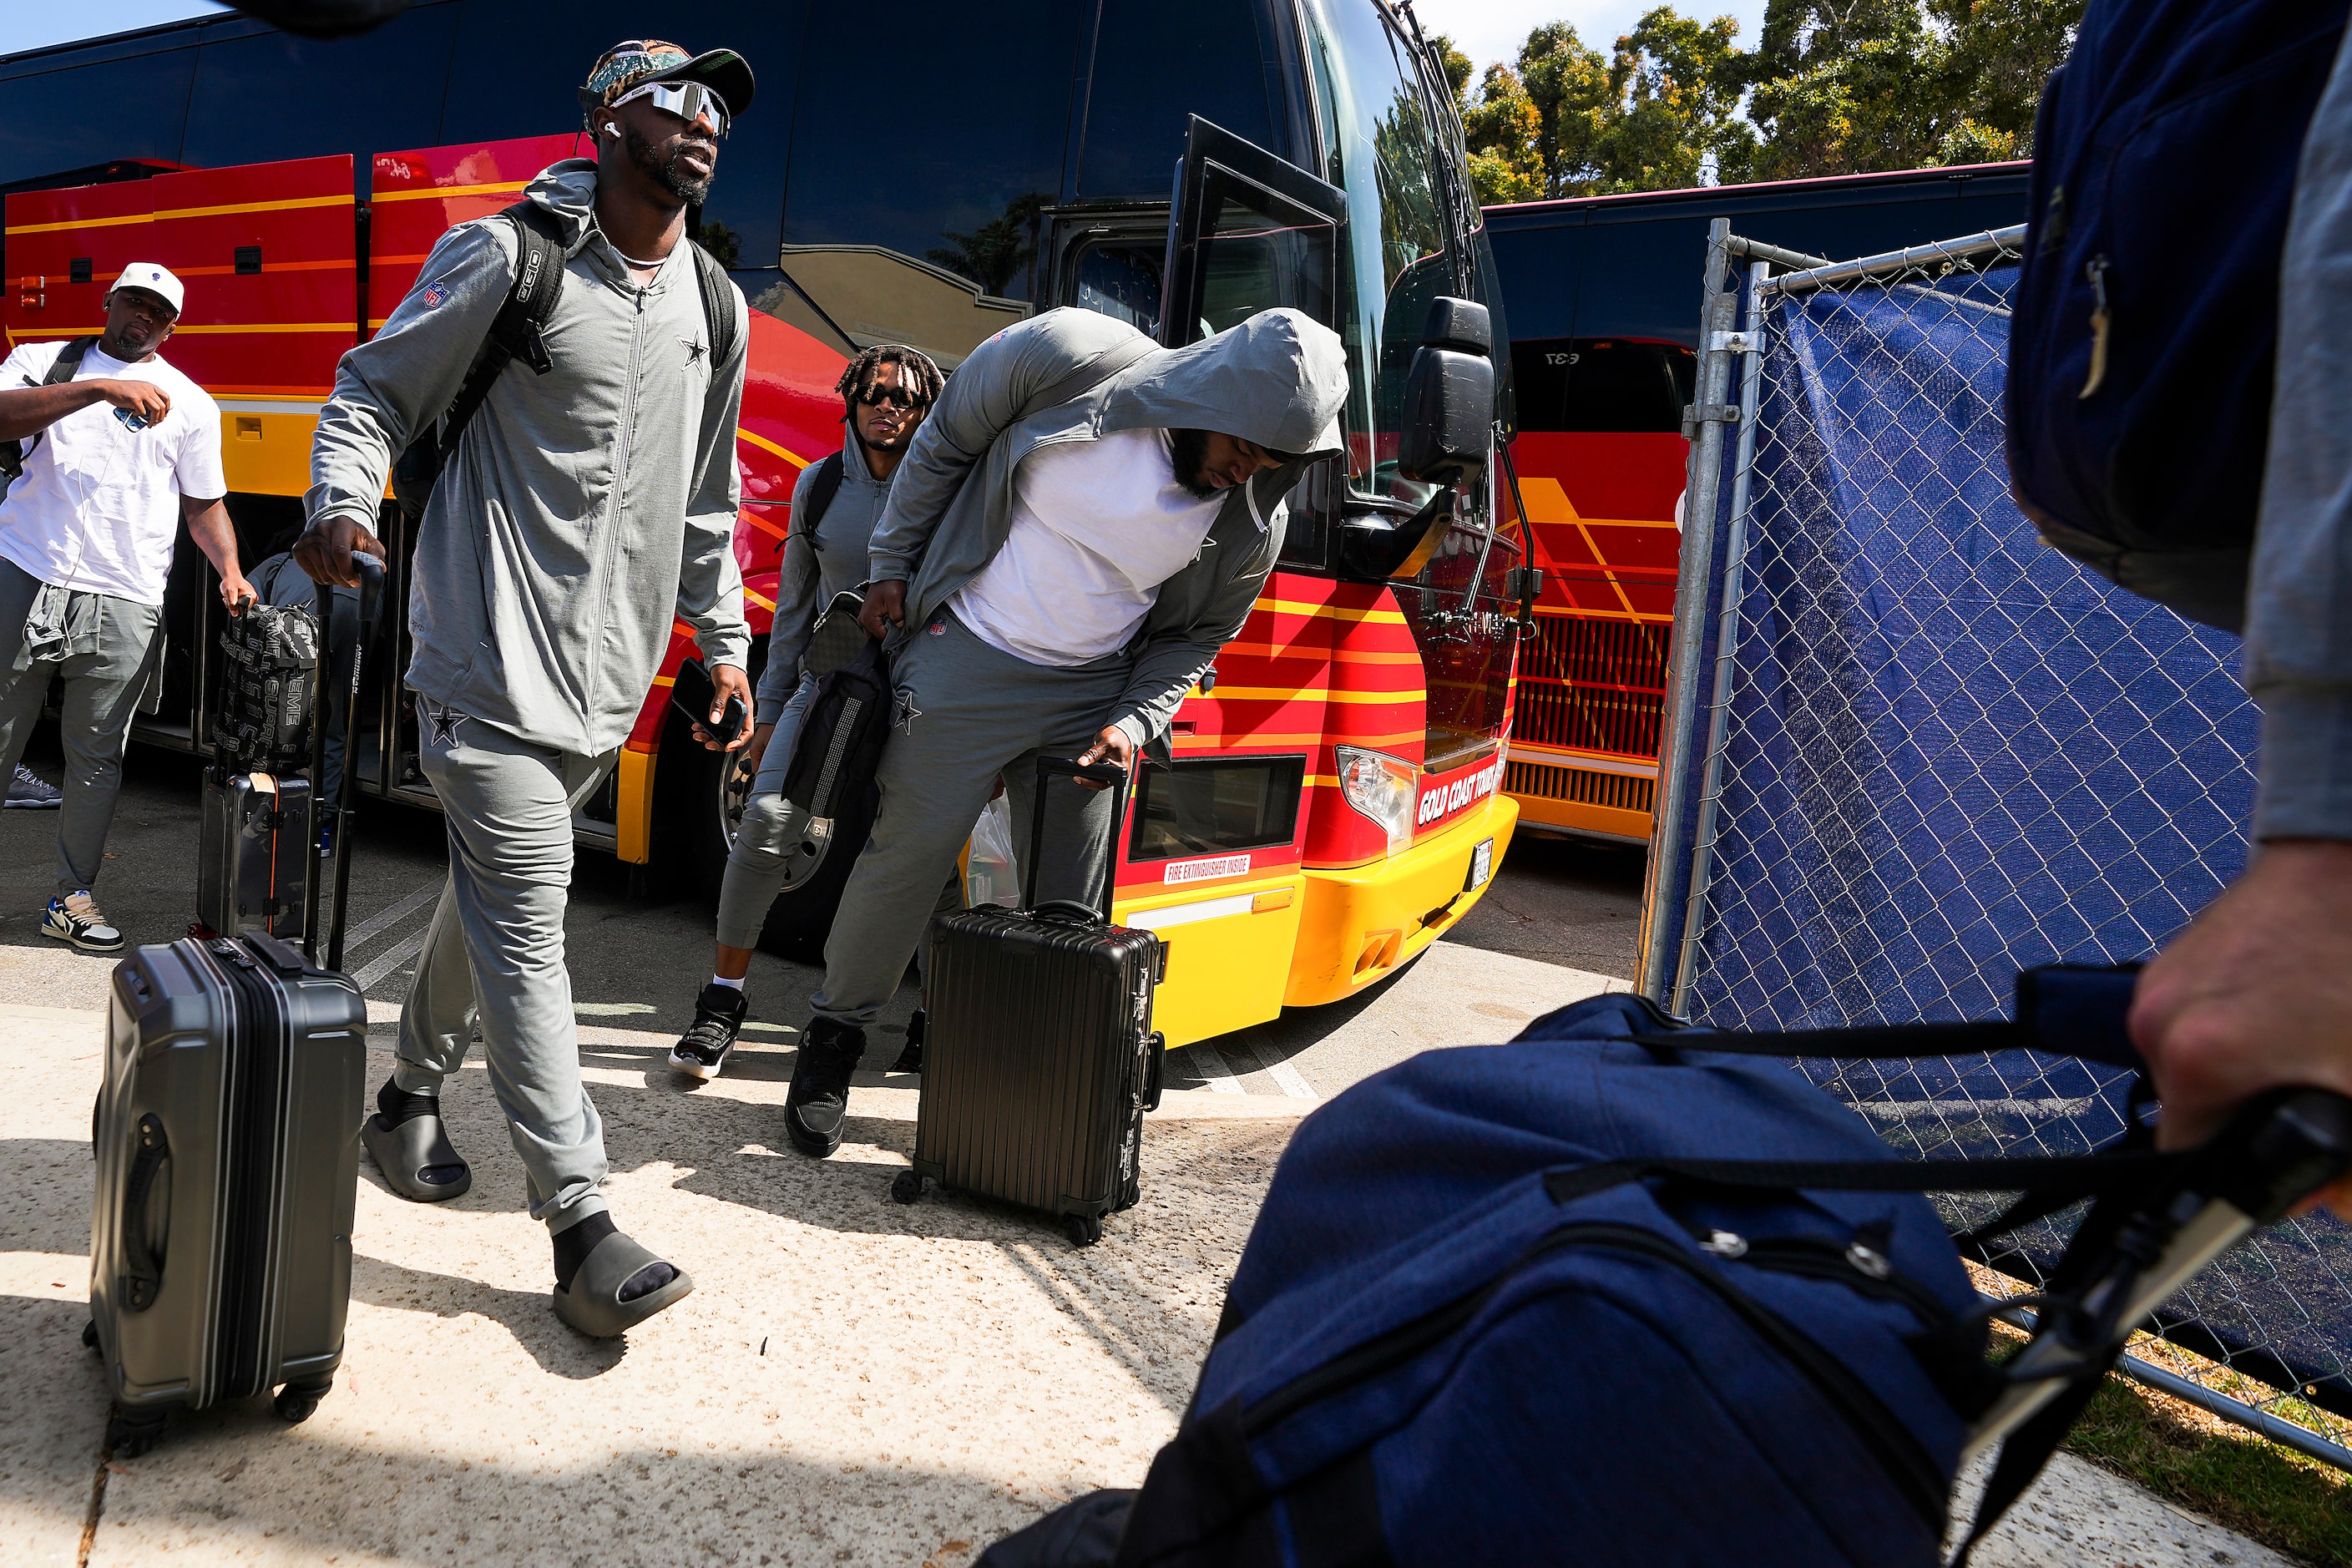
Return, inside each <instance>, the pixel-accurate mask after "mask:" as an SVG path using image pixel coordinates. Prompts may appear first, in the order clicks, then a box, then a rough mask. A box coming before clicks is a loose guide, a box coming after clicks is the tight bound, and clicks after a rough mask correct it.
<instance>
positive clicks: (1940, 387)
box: [1640, 222, 2352, 1468]
mask: <svg viewBox="0 0 2352 1568" xmlns="http://www.w3.org/2000/svg"><path fill="white" fill-rule="evenodd" d="M2022 238H2023V231H2022V229H2021V228H2020V229H2011V230H2005V231H2001V232H1999V233H1994V234H1986V235H1979V236H1975V237H1970V238H1968V239H1963V240H1956V241H1951V242H1948V243H1945V244H1942V245H1936V246H1926V247H1915V248H1914V249H1912V250H1909V251H1906V252H1901V253H1896V254H1894V255H1889V256H1883V257H1874V258H1864V259H1862V260H1857V261H1850V262H1844V263H1831V262H1828V261H1825V260H1823V259H1822V258H1814V257H1805V256H1800V255H1796V254H1793V253H1790V252H1787V251H1781V250H1777V249H1774V248H1773V247H1767V246H1762V245H1759V244H1754V243H1752V242H1748V241H1746V240H1742V239H1739V238H1738V237H1733V236H1731V235H1730V234H1729V233H1728V229H1727V225H1725V224H1723V223H1721V222H1718V223H1717V226H1716V230H1715V233H1714V235H1713V236H1712V237H1711V241H1710V245H1709V250H1708V258H1707V271H1706V288H1705V290H1704V292H1703V296H1702V300H1701V309H1702V317H1701V321H1702V330H1701V342H1702V353H1703V357H1702V360H1701V363H1700V374H1699V383H1698V390H1697V398H1696V402H1695V403H1694V405H1692V408H1691V410H1690V417H1689V426H1688V433H1690V434H1691V435H1692V436H1693V461H1692V482H1691V487H1690V492H1689V495H1688V496H1687V498H1686V505H1685V516H1686V518H1687V520H1688V521H1687V522H1686V524H1685V538H1684V542H1683V557H1682V559H1683V574H1682V580H1681V584H1680V586H1679V589H1678V598H1677V604H1676V616H1675V656H1674V661H1673V666H1672V668H1671V670H1670V673H1669V677H1668V687H1669V702H1670V708H1669V712H1668V719H1667V731H1668V733H1667V736H1666V745H1665V748H1664V750H1665V756H1664V762H1663V763H1662V773H1661V777H1662V793H1661V799H1660V802H1659V808H1658V830H1657V834H1658V836H1657V838H1656V840H1655V841H1654V847H1653V852H1652V859H1651V869H1650V877H1651V888H1650V896H1649V898H1648V900H1646V901H1645V921H1646V924H1645V929H1644V931H1643V946H1642V952H1643V959H1642V963H1643V969H1642V976H1641V982H1640V984H1641V988H1642V989H1643V991H1644V992H1645V993H1646V994H1649V995H1651V996H1653V997H1654V998H1656V999H1657V1000H1659V1001H1661V1002H1664V1004H1665V1005H1667V1006H1668V1007H1669V1008H1670V1009H1671V1010H1673V1011H1675V1012H1676V1013H1680V1014H1684V1015H1686V1016H1690V1017H1691V1018H1693V1019H1694V1020H1696V1021H1697V1022H1700V1023H1704V1024H1708V1025H1714V1026H1722V1027H1731V1028H1753V1029H1774V1028H1801V1027H1834V1026H1844V1025H1853V1024H1864V1023H1874V1022H1891V1023H1899V1022H1908V1021H1913V1020H1923V1019H1924V1020H1958V1019H1970V1018H1989V1017H1997V1016H2003V1015H2004V1014H2005V1013H2006V1011H2007V1008H2008V1004H2009V1000H2010V993H2011V984H2012V981H2013V979H2014V977H2015V975H2016V973H2017V972H2018V971H2019V970H2020V969H2021V968H2026V967H2030V966H2032V965H2034V964H2039V963H2052V962H2057V961H2069V962H2076V963H2122V962H2129V961H2133V960H2138V959H2145V958H2147V957H2148V956H2150V955H2151V954H2153V953H2154V952H2156V951H2157V949H2158V947H2159V946H2161V945H2162V943H2163V942H2165V941H2167V940H2168V938H2170V937H2171V936H2172V935H2173V934H2174V933H2175V932H2177V931H2179V930H2180V929H2181V928H2182V927H2183V926H2184V925H2186V924H2187V923H2188V921H2189V919H2190V917H2191V916H2192V915H2194V914H2195V913H2196V911H2197V910H2200V908H2202V907H2203V906H2204V904H2205V903H2206V902H2207V901H2208V900H2210V899H2211V898H2212V897H2213V895H2214V894H2215V893H2217V892H2219V891H2220V890H2221V888H2222V887H2223V886H2224V885H2225V884H2226V883H2227V882H2228V881H2229V880H2230V879H2231V878H2232V877H2233V876H2235V875H2236V874H2237V872H2238V871H2239V870H2240V869H2241V868H2242V867H2243V865H2244V863H2245V857H2246V847H2247V846H2246V837H2245V825H2246V823H2247V821H2248V820H2249V818H2250V816H2251V813H2252V802H2253V773H2252V755H2253V747H2254V739H2255V730H2256V721H2255V714H2254V710H2253V708H2252V704H2251V703H2250V702H2249V701H2248V700H2247V698H2246V696H2245V694H2244V691H2243V689H2242V687H2241V685H2240V683H2239V679H2238V672H2237V660H2238V645H2237V640H2236V639H2235V638H2233V637H2228V636H2226V635H2225V634H2222V633H2220V632H2216V631H2212V630H2210V629H2208V628H2204V627H2200V626H2192V625H2190V624H2189V623H2188V622H2186V621H2183V620H2182V619H2180V618H2179V616H2176V615H2174V614H2173V613H2172V612H2170V611H2168V610H2166V609H2163V608H2160V607H2158V606H2157V605H2152V604H2149V603H2147V602H2146V601H2143V600H2140V599H2137V598H2136V597H2135V596H2133V595H2129V594H2126V593H2124V592H2122V591H2121V590H2119V589H2116V588H2114V587H2112V586H2111V585H2109V584H2106V583H2105V582H2104V581H2103V580H2101V579H2100V578H2098V577H2097V576H2096V575H2095V574H2092V573H2090V572H2088V571H2087V570H2085V569H2084V568H2083V567H2081V566H2079V565H2077V564H2075V563H2074V562H2072V561H2071V560H2069V559H2068V558H2066V557H2065V556H2063V555H2061V554H2059V553H2058V552H2055V551H2053V550H2051V549H2049V548H2047V547H2046V546H2044V545H2042V543H2041V542H2039V541H2038V540H2037V539H2036V537H2035V535H2034V532H2033V529H2032V525H2031V524H2030V523H2028V522H2027V521H2025V519H2024V518H2023V516H2022V515H2021V513H2020V512H2019V511H2018V510H2017V509H2016V507H2015V506H2014V505H2013V504H2012V503H2011V500H2010V499H2009V479H2008V472H2007V468H2006V465H2005V462H2004V460H2003V457H2002V417H2001V400H2002V388H2003V377H2004V365H2005V362H2006V358H2007V346H2008V328H2009V300H2010V298H2011V291H2012V289H2013V288H2014V285H2015V282H2016V277H2017V272H2016V267H2015V261H2016V257H2017V247H2018V246H2019V245H2020V244H2021V241H2022ZM1800 1066H1801V1068H1802V1069H1803V1070H1805V1071H1806V1072H1807V1074H1808V1076H1810V1077H1811V1078H1813V1079H1815V1080H1816V1081H1818V1082H1821V1083H1822V1084H1824V1085H1825V1086H1826V1087H1828V1088H1829V1089H1832V1091H1834V1092H1836V1093H1838V1094H1840V1095H1842V1096H1843V1097H1844V1098H1845V1099H1846V1100H1849V1101H1850V1102H1852V1103H1853V1105H1854V1106H1855V1107H1856V1108H1857V1109H1858V1110H1861V1111H1862V1112H1863V1113H1864V1115H1866V1116H1868V1117H1869V1118H1870V1119H1871V1120H1872V1121H1873V1122H1874V1123H1875V1124H1876V1125H1877V1126H1878V1128H1879V1129H1880V1131H1882V1133H1884V1134H1885V1137H1886V1138H1887V1139H1888V1141H1889V1142H1892V1143H1893V1144H1895V1146H1897V1147H1898V1148H1901V1149H1903V1150H1904V1151H1905V1152H1908V1153H1911V1154H1914V1155H1916V1156H1920V1157H1933V1156H1938V1155H1942V1156H1951V1155H1959V1154H1965V1155H1974V1156H1991V1155H1996V1154H2008V1153H2035V1152H2043V1153H2078V1152H2084V1151H2085V1150H2088V1149H2090V1148H2092V1147H2095V1146H2096V1145H2099V1144H2101V1143H2104V1142H2108V1141H2110V1140H2112V1139H2113V1138H2115V1137H2116V1136H2117V1135H2119V1134H2120V1133H2121V1132H2122V1131H2123V1130H2124V1126H2125V1119H2126V1100H2125V1096H2126V1089H2127V1087H2128V1083H2129V1079H2130V1075H2128V1074H2125V1073H2120V1072H2117V1071H2116V1070H2114V1069H2110V1068H2100V1067H2097V1066H2095V1065H2092V1064H2085V1063H2078V1062H2075V1061H2073V1060H2071V1059H2060V1058H2045V1057H2040V1056H2033V1055H2030V1054H2028V1053H2024V1052H2014V1053H2005V1054H2002V1055H1999V1056H1992V1057H1975V1058H1951V1059H1947V1060H1940V1061H1922V1062H1909V1063H1895V1062H1882V1063H1832V1062H1827V1061H1811V1062H1805V1063H1801V1064H1800ZM1941 1201H1943V1202H1944V1203H1945V1205H1946V1216H1947V1218H1948V1220H1949V1222H1950V1223H1951V1224H1952V1225H1953V1226H1954V1228H1955V1229H1956V1230H1957V1229H1959V1228H1962V1227H1964V1226H1969V1225H1971V1224H1974V1223H1977V1222H1979V1221H1981V1220H1983V1219H1985V1218H1988V1217H1990V1215H1991V1214H1992V1213H1993V1212H1994V1209H1995V1207H1996V1205H1994V1204H1993V1203H1992V1202H1991V1201H1990V1200H1969V1199H1946V1200H1941ZM2073 1219H2074V1215H2072V1214H2069V1215H2062V1216H2059V1217H2058V1218H2056V1219H2054V1220H2052V1221H2047V1222H2043V1223H2041V1224H2037V1225H2035V1226H2030V1227H2028V1228H2027V1229H2025V1230H2024V1231H2022V1232H2020V1233H2019V1234H2017V1235H2016V1236H2015V1237H2012V1238H2010V1239H2009V1240H2007V1241H2005V1242H2004V1243H2002V1244H2001V1245H2000V1248H1999V1249H1998V1250H1996V1251H1994V1252H1992V1253H1990V1254H1989V1255H1987V1256H1986V1257H1985V1258H1984V1259H1983V1261H1984V1262H1985V1263H1988V1264H1990V1266H1991V1267H1992V1268H1997V1269H1999V1270H2000V1272H2001V1273H2002V1274H2003V1275H2006V1276H2008V1277H2010V1278H2011V1279H2015V1280H2018V1281H2021V1282H2023V1284H2024V1285H2025V1286H2028V1287H2035V1286H2038V1285H2039V1284H2040V1282H2041V1280H2042V1274H2043V1271H2044V1270H2045V1269H2047V1268H2049V1267H2050V1266H2051V1265H2052V1264H2053V1263H2054V1261H2055V1260H2056V1258H2057V1257H2058V1255H2059V1253H2060V1252H2061V1251H2062V1250H2063V1246H2064V1241H2065V1236H2066V1234H2067V1230H2068V1228H2069V1227H2070V1226H2071V1225H2072V1223H2073ZM2155 1327H2156V1330H2157V1332H2158V1334H2159V1335H2160V1336H2161V1337H2162V1338H2163V1339H2165V1340H2167V1341H2168V1342H2171V1343H2172V1344H2173V1345H2177V1346H2179V1347H2183V1348H2185V1349H2186V1350H2187V1351H2189V1352H2194V1355H2193V1356H2192V1357H2189V1358H2181V1357H2178V1356H2172V1355H2171V1352H2166V1355H2167V1356H2169V1357H2170V1359H2169V1360H2167V1363H2166V1364H2167V1366H2170V1367H2173V1368H2174V1369H2175V1370H2174V1371H2171V1372H2167V1371H2166V1370H2164V1369H2163V1368H2159V1367H2155V1366H2151V1365H2149V1364H2148V1363H2147V1362H2146V1361H2144V1360H2142V1361H2139V1362H2137V1363H2133V1364H2128V1365H2127V1366H2126V1370H2127V1371H2130V1372H2132V1373H2133V1374H2134V1375H2136V1376H2141V1377H2143V1378H2144V1380H2145V1381H2149V1382H2153V1383H2157V1384H2160V1385H2163V1386H2166V1387H2168V1389H2169V1391H2171V1392H2174V1393H2183V1392H2184V1391H2187V1392H2186V1393H2185V1394H2184V1396H2186V1397H2190V1398H2192V1399H2194V1400H2195V1401H2196V1402H2197V1403H2199V1404H2201V1405H2206V1406H2207V1407H2208V1408H2212V1409H2216V1410H2218V1411H2220V1412H2221V1414H2224V1415H2229V1416H2230V1417H2231V1419H2235V1420H2240V1421H2242V1422H2244V1423H2246V1424H2248V1425H2252V1426H2257V1427H2260V1428H2263V1429H2264V1430H2267V1431H2270V1432H2271V1434H2272V1435H2273V1436H2279V1437H2281V1438H2282V1440H2284V1441H2288V1442H2290V1443H2292V1444H2294V1446H2295V1447H2299V1448H2302V1449H2304V1450H2305V1452H2307V1453H2312V1454H2314V1455H2315V1456H2317V1457H2320V1458H2327V1459H2329V1460H2330V1461H2331V1462H2335V1463H2337V1464H2342V1465H2345V1466H2347V1468H2352V1451H2347V1447H2346V1446H2345V1445H2346V1444H2347V1439H2352V1419H2347V1418H2352V1227H2347V1226H2344V1225H2342V1224H2341V1223H2339V1222H2337V1221H2336V1220H2335V1219H2334V1218H2333V1217H2332V1216H2327V1215H2317V1216H2311V1217H2306V1218H2304V1219H2301V1220H2290V1221H2287V1222H2284V1223H2283V1224H2281V1225H2279V1226H2276V1227H2274V1228H2273V1230H2271V1231H2270V1232H2268V1233H2266V1234H2264V1235H2263V1236H2261V1237H2255V1238H2253V1239H2252V1240H2250V1241H2249V1242H2247V1243H2246V1244H2245V1245H2243V1246H2242V1247H2239V1248H2238V1249H2236V1250H2235V1251H2233V1252H2232V1253H2231V1254H2230V1255H2228V1256H2227V1257H2226V1258H2222V1259H2221V1261H2219V1262H2218V1263H2217V1264H2215V1265H2214V1266H2213V1267H2212V1268H2210V1269H2209V1270H2208V1271H2207V1272H2206V1273H2205V1274H2203V1275H2201V1276H2200V1277H2199V1278H2198V1279H2196V1280H2195V1281H2193V1282H2192V1283H2191V1284H2190V1286H2189V1288H2188V1289H2185V1290H2184V1291H2183V1292H2182V1293H2181V1294H2180V1295H2179V1297H2178V1298H2176V1299H2175V1300H2172V1301H2170V1302H2168V1303H2167V1304H2166V1306H2165V1307H2164V1309H2163V1310H2161V1311H2160V1312H2159V1313H2158V1321H2157V1323H2156V1325H2155ZM2159 1359H2163V1358H2159ZM2183 1364H2186V1365H2189V1366H2191V1367H2193V1368H2194V1369H2197V1370H2194V1371H2192V1372H2191V1373H2190V1377H2189V1381H2183V1378H2182V1376H2181V1375H2180V1374H2179V1367H2180V1366H2181V1365H2183ZM2173 1384H2179V1386H2178V1387H2174V1386H2172V1385H2173ZM2331 1439H2332V1440H2331Z"/></svg>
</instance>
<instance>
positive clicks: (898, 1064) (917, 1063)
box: [890, 1007, 923, 1073]
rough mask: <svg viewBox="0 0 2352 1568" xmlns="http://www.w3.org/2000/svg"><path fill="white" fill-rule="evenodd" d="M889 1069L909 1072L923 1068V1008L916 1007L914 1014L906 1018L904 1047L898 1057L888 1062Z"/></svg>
mask: <svg viewBox="0 0 2352 1568" xmlns="http://www.w3.org/2000/svg"><path fill="white" fill-rule="evenodd" d="M890 1070H891V1071H892V1072H911V1073H919V1072H921V1071H922V1070H923V1010H922V1009H921V1008H920V1007H918V1008H916V1009H915V1016H913V1017H911V1018H909V1019H908V1020H907V1044H906V1047H905V1048H904V1049H903V1050H901V1051H899V1053H898V1060H897V1061H895V1062H892V1063H891V1064H890Z"/></svg>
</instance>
